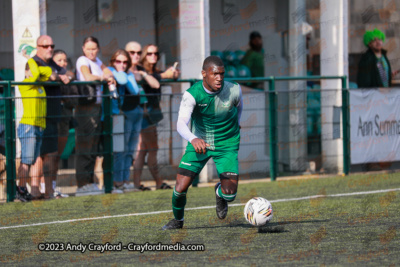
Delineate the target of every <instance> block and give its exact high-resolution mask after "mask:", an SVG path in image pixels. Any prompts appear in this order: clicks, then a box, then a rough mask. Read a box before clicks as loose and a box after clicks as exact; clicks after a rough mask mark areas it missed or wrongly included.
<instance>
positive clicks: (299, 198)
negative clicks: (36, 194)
mask: <svg viewBox="0 0 400 267" xmlns="http://www.w3.org/2000/svg"><path fill="white" fill-rule="evenodd" d="M392 191H400V188H393V189H384V190H374V191H363V192H352V193H342V194H332V195H314V196H307V197H297V198H283V199H276V200H270V201H269V202H271V203H277V202H289V201H299V200H308V199H314V198H322V197H345V196H356V195H369V194H379V193H386V192H392ZM244 205H245V203H238V204H231V205H229V206H230V207H236V206H244ZM213 208H215V206H202V207H196V208H187V209H185V210H202V209H213ZM168 212H171V210H161V211H150V212H141V213H129V214H119V215H110V216H103V217H93V218H81V219H72V220H65V221H53V222H44V223H33V224H23V225H14V226H5V227H0V230H4V229H14V228H24V227H31V226H41V225H49V224H61V223H72V222H80V221H92V220H102V219H110V218H121V217H131V216H141V215H152V214H160V213H168Z"/></svg>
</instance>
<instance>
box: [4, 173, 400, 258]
mask: <svg viewBox="0 0 400 267" xmlns="http://www.w3.org/2000/svg"><path fill="white" fill-rule="evenodd" d="M391 188H400V174H375V175H357V176H349V177H332V178H324V179H302V180H284V181H277V182H274V183H269V182H268V183H259V182H258V183H249V184H244V183H243V184H240V186H239V190H238V197H237V199H236V200H235V201H234V202H233V203H243V204H244V203H246V202H247V201H248V200H249V199H250V198H251V197H253V196H261V197H264V198H267V199H269V200H271V201H273V200H277V199H284V198H296V197H304V196H311V195H330V194H338V193H350V192H361V191H371V190H380V189H391ZM171 194H172V191H171V190H165V191H155V192H137V193H127V194H121V195H101V196H87V197H71V198H67V199H59V200H52V201H37V202H31V203H7V204H4V205H1V206H0V214H1V217H0V227H6V226H14V225H23V224H26V225H28V224H33V223H44V222H52V221H62V220H71V219H78V218H87V217H101V216H108V215H119V214H129V213H140V212H151V211H164V210H170V209H171ZM398 196H399V193H398V192H388V193H379V194H369V195H356V196H345V197H335V198H333V197H332V198H331V197H322V198H318V199H312V200H301V201H289V202H277V203H272V206H273V209H274V218H273V220H272V222H270V223H269V224H268V225H266V226H264V227H263V228H260V229H258V228H255V227H252V226H250V225H249V224H247V223H246V221H245V219H244V217H243V206H235V207H230V209H229V214H228V217H227V218H226V219H225V220H222V221H221V220H218V219H217V217H216V214H215V209H214V208H212V209H200V210H189V211H186V214H185V226H184V228H183V229H182V230H173V231H161V230H160V229H161V227H162V226H163V225H164V224H165V223H167V222H168V220H169V219H171V218H172V213H171V212H169V213H161V214H157V215H141V216H129V217H117V218H109V219H100V220H89V221H79V222H70V223H60V224H49V225H39V226H29V227H25V228H12V229H1V230H0V240H1V245H0V248H1V251H0V264H1V265H4V264H8V265H23V266H26V265H52V264H57V265H60V264H62V265H95V264H96V265H113V264H115V265H128V264H129V265H132V264H133V265H142V266H150V265H154V264H162V265H167V266H186V265H190V266H192V265H194V266H197V265H201V266H204V265H230V266H243V265H247V266H265V265H268V266H275V265H288V264H290V265H313V266H315V265H321V264H325V265H337V266H343V265H350V264H351V265H353V264H356V265H376V264H384V265H390V264H394V263H398V262H400V255H399V253H398V251H399V250H400V238H399V236H400V235H399V234H398V232H399V227H400V226H399V221H400V213H399V210H400V201H399V197H398ZM210 205H215V195H214V192H213V189H212V188H191V189H190V190H189V193H188V201H187V205H186V207H187V208H193V207H200V206H210ZM44 242H62V243H64V244H65V243H67V242H70V243H71V244H79V243H80V242H82V243H83V244H88V243H91V242H93V243H96V244H103V243H106V242H109V243H112V244H118V243H119V242H121V243H122V244H124V245H126V244H128V243H131V242H133V243H136V244H144V243H146V242H149V243H155V244H156V243H158V242H161V243H163V244H174V243H176V242H181V243H183V244H204V245H205V251H199V252H173V251H170V252H144V253H139V252H134V251H128V250H123V251H122V252H106V253H99V252H90V251H86V252H85V253H80V252H71V251H64V252H60V251H58V252H40V251H39V250H38V249H37V247H38V244H39V243H44Z"/></svg>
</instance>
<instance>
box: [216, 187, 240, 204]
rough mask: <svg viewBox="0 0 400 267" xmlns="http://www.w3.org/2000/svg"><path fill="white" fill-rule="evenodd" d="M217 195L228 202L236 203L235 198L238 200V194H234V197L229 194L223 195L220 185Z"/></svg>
mask: <svg viewBox="0 0 400 267" xmlns="http://www.w3.org/2000/svg"><path fill="white" fill-rule="evenodd" d="M217 194H218V196H219V197H222V198H223V199H225V200H226V201H228V202H231V201H234V200H235V198H236V193H235V194H233V195H228V194H224V193H222V190H221V185H219V187H218V189H217Z"/></svg>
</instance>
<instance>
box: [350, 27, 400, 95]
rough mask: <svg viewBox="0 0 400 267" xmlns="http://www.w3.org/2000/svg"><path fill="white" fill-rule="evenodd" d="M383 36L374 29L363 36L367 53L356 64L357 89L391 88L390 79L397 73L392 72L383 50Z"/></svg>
mask: <svg viewBox="0 0 400 267" xmlns="http://www.w3.org/2000/svg"><path fill="white" fill-rule="evenodd" d="M384 41H385V34H384V33H383V32H382V31H380V30H378V29H374V30H373V31H367V32H365V34H364V45H365V46H366V47H367V51H366V52H365V53H364V54H363V55H362V56H361V60H360V62H359V64H358V74H357V84H358V87H359V88H378V87H391V86H392V77H393V76H395V75H397V73H398V72H399V71H393V72H392V68H391V66H390V62H389V60H388V58H387V56H386V53H387V51H386V50H385V49H383V42H384Z"/></svg>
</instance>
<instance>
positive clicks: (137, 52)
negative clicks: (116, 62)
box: [129, 51, 142, 56]
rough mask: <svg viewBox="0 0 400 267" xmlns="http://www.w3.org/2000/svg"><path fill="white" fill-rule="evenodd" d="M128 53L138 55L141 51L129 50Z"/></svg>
mask: <svg viewBox="0 0 400 267" xmlns="http://www.w3.org/2000/svg"><path fill="white" fill-rule="evenodd" d="M129 54H131V55H132V56H133V55H134V54H138V55H139V56H140V55H141V54H142V51H129Z"/></svg>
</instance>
